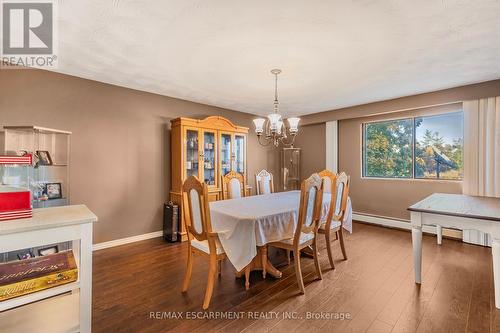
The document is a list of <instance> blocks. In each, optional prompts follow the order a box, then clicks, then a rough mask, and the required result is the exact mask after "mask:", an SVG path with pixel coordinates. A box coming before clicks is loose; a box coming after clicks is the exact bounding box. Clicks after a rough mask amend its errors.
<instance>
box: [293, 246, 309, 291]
mask: <svg viewBox="0 0 500 333" xmlns="http://www.w3.org/2000/svg"><path fill="white" fill-rule="evenodd" d="M293 260H294V263H295V275H297V283H298V284H299V289H300V293H301V294H305V293H306V290H305V288H304V280H303V279H302V269H301V268H300V250H299V249H295V250H294V251H293Z"/></svg>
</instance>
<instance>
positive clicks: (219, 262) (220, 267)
mask: <svg viewBox="0 0 500 333" xmlns="http://www.w3.org/2000/svg"><path fill="white" fill-rule="evenodd" d="M217 274H218V275H219V277H220V276H221V275H222V259H219V260H217Z"/></svg>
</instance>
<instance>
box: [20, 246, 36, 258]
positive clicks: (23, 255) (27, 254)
mask: <svg viewBox="0 0 500 333" xmlns="http://www.w3.org/2000/svg"><path fill="white" fill-rule="evenodd" d="M17 258H18V259H19V260H25V259H30V258H35V254H33V251H31V249H30V250H26V251H24V252H22V253H18V254H17Z"/></svg>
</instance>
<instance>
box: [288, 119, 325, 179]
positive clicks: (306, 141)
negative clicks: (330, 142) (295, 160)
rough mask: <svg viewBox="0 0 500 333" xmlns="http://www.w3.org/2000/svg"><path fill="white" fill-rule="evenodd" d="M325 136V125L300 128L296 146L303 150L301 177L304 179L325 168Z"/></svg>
mask: <svg viewBox="0 0 500 333" xmlns="http://www.w3.org/2000/svg"><path fill="white" fill-rule="evenodd" d="M325 135H326V125H325V123H321V124H314V125H308V126H302V127H300V132H299V134H298V135H297V138H296V140H295V145H294V146H295V147H296V148H301V152H300V153H301V156H300V158H301V160H300V176H301V178H302V179H306V178H307V177H309V176H310V175H311V174H313V173H315V172H318V171H321V170H323V169H324V168H325V166H326V154H325V149H326V148H325V143H326V141H325V140H326V136H325Z"/></svg>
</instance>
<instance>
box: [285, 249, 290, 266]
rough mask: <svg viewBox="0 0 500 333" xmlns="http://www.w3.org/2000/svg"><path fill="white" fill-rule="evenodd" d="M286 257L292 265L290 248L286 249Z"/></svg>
mask: <svg viewBox="0 0 500 333" xmlns="http://www.w3.org/2000/svg"><path fill="white" fill-rule="evenodd" d="M286 259H287V260H288V265H290V262H291V260H290V250H286Z"/></svg>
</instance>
